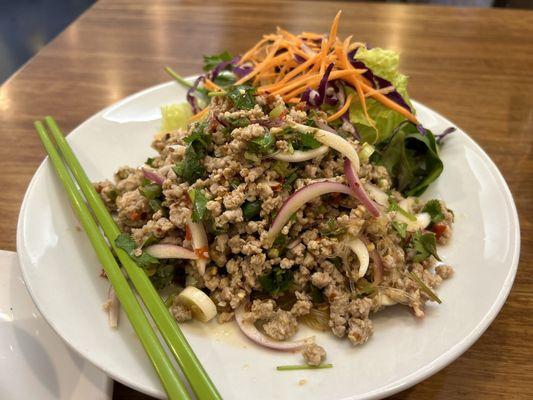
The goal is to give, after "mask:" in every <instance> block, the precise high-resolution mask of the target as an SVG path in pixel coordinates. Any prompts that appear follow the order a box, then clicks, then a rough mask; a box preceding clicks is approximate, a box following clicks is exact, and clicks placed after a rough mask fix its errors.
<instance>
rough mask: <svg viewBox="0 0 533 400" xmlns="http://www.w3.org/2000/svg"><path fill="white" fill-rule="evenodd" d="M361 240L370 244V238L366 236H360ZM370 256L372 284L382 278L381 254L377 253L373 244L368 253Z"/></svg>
mask: <svg viewBox="0 0 533 400" xmlns="http://www.w3.org/2000/svg"><path fill="white" fill-rule="evenodd" d="M361 240H362V241H363V243H364V244H366V245H367V248H368V245H369V244H370V240H368V238H367V237H366V236H361ZM368 255H369V256H370V258H371V259H372V263H373V266H374V282H373V283H374V284H376V285H378V284H379V283H380V282H381V281H382V280H383V274H384V270H385V269H384V267H383V261H382V260H381V256H380V255H379V253H378V250H377V249H376V247H375V246H374V249H373V250H372V251H370V252H369V254H368Z"/></svg>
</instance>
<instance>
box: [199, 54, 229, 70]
mask: <svg viewBox="0 0 533 400" xmlns="http://www.w3.org/2000/svg"><path fill="white" fill-rule="evenodd" d="M232 58H233V57H232V56H231V54H230V53H228V51H227V50H225V51H224V52H222V53H220V54H213V55H212V56H206V55H204V71H211V70H212V69H213V68H215V67H216V66H217V65H218V64H220V63H221V62H224V61H231V59H232Z"/></svg>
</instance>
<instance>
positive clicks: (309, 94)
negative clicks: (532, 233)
mask: <svg viewBox="0 0 533 400" xmlns="http://www.w3.org/2000/svg"><path fill="white" fill-rule="evenodd" d="M332 70H333V63H331V64H329V65H328V67H327V68H326V71H325V72H324V75H323V76H322V79H320V83H319V84H318V90H314V89H311V88H307V89H306V90H305V92H304V93H303V94H302V97H301V100H302V101H305V102H306V103H307V106H308V107H320V106H321V105H322V104H323V103H324V100H325V99H326V89H327V87H328V79H329V75H330V74H331V71H332ZM328 104H329V103H328ZM334 104H336V103H334Z"/></svg>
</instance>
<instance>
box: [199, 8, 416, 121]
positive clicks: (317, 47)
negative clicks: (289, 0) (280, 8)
mask: <svg viewBox="0 0 533 400" xmlns="http://www.w3.org/2000/svg"><path fill="white" fill-rule="evenodd" d="M341 14H342V12H341V11H339V12H338V13H337V14H336V15H335V18H334V19H333V22H332V24H331V27H330V29H329V33H328V34H327V35H321V34H318V33H313V32H303V33H301V34H299V35H294V34H293V33H290V32H288V31H286V30H284V29H282V28H279V27H278V28H277V29H276V32H274V33H271V34H267V35H263V36H262V38H261V39H260V40H259V41H258V42H257V43H255V44H254V45H253V46H252V47H251V48H250V49H249V50H248V51H247V52H245V54H244V55H243V56H242V57H241V59H240V61H239V63H238V65H242V64H245V63H246V64H247V65H250V66H251V72H250V73H249V74H248V75H245V76H244V77H242V78H240V79H239V80H238V81H237V82H236V83H235V84H236V85H240V84H243V83H246V82H249V84H252V85H253V86H254V87H255V88H256V89H257V92H258V93H260V94H267V93H268V94H272V95H279V96H281V97H282V98H283V100H284V101H286V102H288V103H298V102H300V101H302V100H301V96H302V94H303V93H304V92H305V91H306V90H308V89H316V88H317V87H318V86H319V85H320V81H321V80H322V78H323V77H324V73H325V71H326V68H328V66H329V65H330V64H333V69H332V70H331V73H330V75H329V80H342V81H344V82H346V83H347V84H348V85H349V86H351V87H353V88H354V89H355V91H356V93H350V94H349V95H348V98H347V100H346V103H345V104H344V105H343V106H342V107H341V109H339V110H338V111H336V112H335V113H333V114H332V115H330V116H329V117H327V120H328V121H333V120H335V119H338V118H339V117H341V116H342V115H344V113H345V112H346V111H347V110H348V108H349V107H350V104H354V102H355V101H359V102H360V104H361V108H362V111H363V113H364V116H365V118H366V119H367V120H368V122H369V124H370V125H371V126H373V127H374V128H375V125H374V121H373V120H372V119H371V117H370V115H369V114H368V107H367V99H368V98H372V99H374V100H376V101H378V102H380V103H381V104H383V105H384V106H385V107H387V108H390V109H392V110H394V111H396V112H398V113H400V114H401V115H403V116H405V117H406V118H407V119H409V120H410V121H412V122H415V123H417V119H416V117H415V116H414V115H413V114H412V113H411V112H409V110H407V109H404V108H403V107H402V106H400V105H399V104H397V103H396V102H394V101H392V100H391V99H390V98H389V97H387V94H388V93H390V92H391V91H393V90H395V89H394V87H392V86H391V87H387V88H379V89H376V88H375V87H374V84H373V83H372V82H370V81H369V80H368V79H367V78H365V76H364V75H363V74H364V73H365V72H366V71H367V70H366V69H358V68H355V67H354V66H353V65H352V61H353V60H349V59H348V53H349V52H351V51H353V50H354V49H357V48H358V47H360V46H365V45H364V44H363V43H360V42H352V37H351V36H350V37H348V38H346V39H344V40H342V41H341V40H340V39H339V37H338V36H337V34H338V29H339V21H340V17H341ZM204 86H205V88H206V89H208V90H210V91H221V90H222V89H221V88H220V87H219V86H218V85H216V84H215V83H213V82H211V81H210V80H206V81H205V83H204ZM204 115H205V110H202V111H201V112H200V113H198V114H196V115H194V116H193V117H192V118H191V121H194V120H198V119H200V118H202V117H203V116H204Z"/></svg>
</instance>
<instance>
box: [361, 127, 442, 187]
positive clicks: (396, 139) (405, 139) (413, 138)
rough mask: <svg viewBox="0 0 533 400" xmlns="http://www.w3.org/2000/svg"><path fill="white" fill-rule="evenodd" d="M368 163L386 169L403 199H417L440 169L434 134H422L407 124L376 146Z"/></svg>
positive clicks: (439, 172) (427, 130) (426, 131)
mask: <svg viewBox="0 0 533 400" xmlns="http://www.w3.org/2000/svg"><path fill="white" fill-rule="evenodd" d="M371 160H372V161H374V162H376V163H378V164H381V165H383V166H385V168H387V171H388V172H389V175H390V176H391V178H392V180H393V182H394V186H395V187H396V188H398V190H399V191H400V192H401V193H402V194H403V195H404V196H420V195H421V194H422V193H423V192H424V191H425V190H426V189H427V187H428V186H429V185H430V184H431V183H432V182H433V181H435V179H437V178H438V177H439V175H440V174H441V172H442V169H443V164H442V161H441V159H440V157H439V151H438V148H437V143H436V142H435V136H433V133H431V131H430V130H429V129H425V130H424V134H421V133H420V131H419V130H418V129H417V127H416V125H414V124H413V123H411V122H409V121H405V122H402V123H401V124H400V125H399V126H398V127H397V128H396V129H395V130H394V133H393V134H392V136H391V137H390V139H389V140H387V142H385V143H381V144H380V145H378V147H377V151H376V152H375V153H374V154H373V155H372V158H371Z"/></svg>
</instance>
